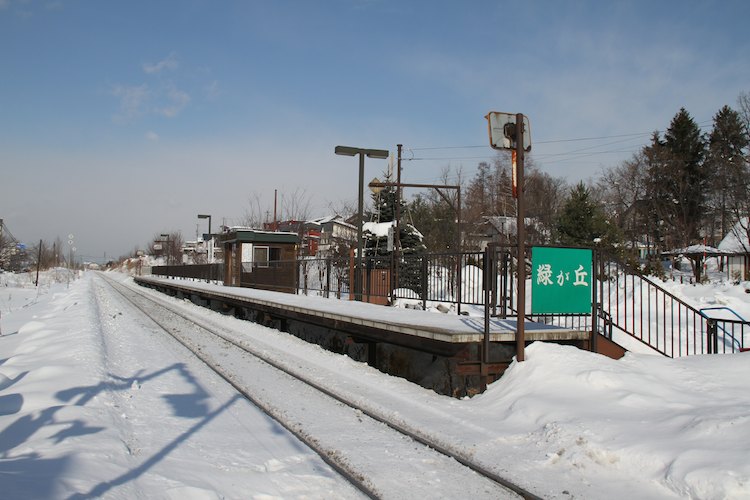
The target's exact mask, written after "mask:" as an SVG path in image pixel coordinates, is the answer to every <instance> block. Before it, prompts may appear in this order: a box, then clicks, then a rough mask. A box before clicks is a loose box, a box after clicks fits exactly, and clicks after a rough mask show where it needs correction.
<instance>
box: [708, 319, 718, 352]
mask: <svg viewBox="0 0 750 500" xmlns="http://www.w3.org/2000/svg"><path fill="white" fill-rule="evenodd" d="M707 323H708V329H707V331H706V333H707V335H708V346H707V347H708V354H716V353H717V352H718V350H719V342H718V340H719V339H718V328H717V327H718V324H717V321H716V320H715V319H708V320H707Z"/></svg>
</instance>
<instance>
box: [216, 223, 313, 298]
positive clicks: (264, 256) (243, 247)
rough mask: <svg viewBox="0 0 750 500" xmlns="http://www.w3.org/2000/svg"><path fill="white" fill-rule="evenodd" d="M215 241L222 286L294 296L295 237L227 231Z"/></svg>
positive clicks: (247, 230) (273, 233)
mask: <svg viewBox="0 0 750 500" xmlns="http://www.w3.org/2000/svg"><path fill="white" fill-rule="evenodd" d="M218 239H219V244H220V246H221V247H222V248H223V249H224V285H227V286H244V287H250V288H261V289H264V290H274V291H277V292H287V293H295V292H296V289H297V272H296V268H297V265H296V264H297V249H298V245H299V236H298V235H297V233H291V232H277V231H260V230H257V229H249V228H230V229H229V231H227V232H226V233H223V234H221V235H220V236H219V237H218Z"/></svg>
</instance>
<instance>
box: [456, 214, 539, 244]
mask: <svg viewBox="0 0 750 500" xmlns="http://www.w3.org/2000/svg"><path fill="white" fill-rule="evenodd" d="M524 220H525V222H526V229H527V231H530V232H533V233H535V234H537V235H539V237H540V238H543V239H544V238H547V239H548V238H549V236H550V233H549V230H547V229H546V228H545V227H544V226H543V224H542V223H541V222H539V220H538V219H536V218H534V217H526V219H524ZM517 227H518V223H517V218H516V217H515V216H512V217H509V216H504V215H494V216H484V217H482V223H481V224H480V225H479V226H478V227H477V228H476V229H477V230H476V232H475V233H474V234H471V235H469V236H468V237H467V239H468V240H470V241H468V242H467V243H468V244H469V245H471V246H475V247H476V248H478V249H479V250H484V249H485V248H486V247H487V245H488V244H489V243H512V242H515V241H516V234H518V229H517ZM527 236H530V235H528V234H527Z"/></svg>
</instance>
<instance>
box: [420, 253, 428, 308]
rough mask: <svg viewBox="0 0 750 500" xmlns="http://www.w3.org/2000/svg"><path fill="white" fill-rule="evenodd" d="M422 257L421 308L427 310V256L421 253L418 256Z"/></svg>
mask: <svg viewBox="0 0 750 500" xmlns="http://www.w3.org/2000/svg"><path fill="white" fill-rule="evenodd" d="M420 258H421V259H422V276H421V280H422V310H423V311H426V310H427V290H428V286H427V257H426V256H425V255H422V256H421V257H420Z"/></svg>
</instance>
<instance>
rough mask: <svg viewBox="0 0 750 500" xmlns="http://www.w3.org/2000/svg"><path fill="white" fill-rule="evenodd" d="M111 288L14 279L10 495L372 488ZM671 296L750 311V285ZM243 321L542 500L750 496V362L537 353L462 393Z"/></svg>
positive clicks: (8, 404) (4, 455)
mask: <svg viewBox="0 0 750 500" xmlns="http://www.w3.org/2000/svg"><path fill="white" fill-rule="evenodd" d="M118 279H120V280H125V281H126V280H127V278H125V277H124V276H119V278H118ZM97 280H98V278H97V277H96V276H95V275H94V274H93V273H85V274H84V275H83V276H81V277H80V278H78V279H74V280H72V281H70V282H69V281H68V279H67V276H66V275H65V274H64V273H62V274H61V273H59V272H58V273H45V274H44V275H43V276H42V279H41V280H40V281H41V284H40V287H39V288H38V289H37V288H35V287H33V284H32V282H31V280H30V279H28V277H25V276H23V275H8V274H5V275H0V314H1V316H0V331H1V332H2V337H0V496H1V497H3V498H23V499H29V498H89V497H105V498H134V497H135V498H332V497H333V498H336V497H339V498H351V497H356V496H357V493H356V492H355V491H354V490H352V489H351V487H349V486H348V485H346V484H345V483H344V482H343V480H341V479H340V478H338V477H336V476H335V474H334V473H333V472H331V471H330V469H328V467H327V466H326V465H325V464H324V463H323V462H322V461H321V460H320V459H319V458H317V456H315V455H314V454H313V453H312V452H310V451H309V450H306V449H304V447H302V446H301V445H300V443H299V442H298V441H296V440H295V439H294V438H291V437H290V436H289V435H288V434H287V433H285V432H282V431H281V429H280V428H279V427H278V426H277V425H275V424H274V423H273V422H272V421H270V420H268V418H267V417H264V416H263V415H261V414H260V413H257V415H256V418H253V419H252V420H248V419H247V415H248V413H252V412H253V410H252V409H251V408H249V403H247V402H245V401H244V400H242V399H239V398H237V397H236V396H235V394H234V392H233V390H232V389H231V388H229V387H228V386H227V385H226V384H225V383H223V382H221V381H219V380H217V379H216V378H215V377H213V376H212V375H211V374H210V373H209V372H208V371H207V370H206V369H205V368H201V366H200V364H199V363H194V362H192V361H190V360H188V359H185V354H184V352H183V351H182V350H181V349H179V348H177V347H175V346H174V345H173V343H172V342H170V341H168V340H167V339H165V338H164V337H163V336H162V335H159V334H157V333H156V332H155V330H153V328H152V327H151V326H149V325H148V323H147V322H146V321H144V320H142V319H139V316H138V315H137V314H136V313H135V312H132V311H129V310H127V309H126V308H124V307H119V306H118V307H114V305H113V304H112V303H111V300H110V299H108V298H107V296H106V295H102V294H101V293H100V292H99V291H98V289H99V286H98V285H97ZM673 290H674V292H675V293H680V294H683V295H684V296H686V297H690V298H692V299H693V300H701V301H704V302H705V303H709V304H710V303H713V302H712V301H716V302H722V301H723V302H726V301H729V300H731V301H732V303H733V307H736V308H738V309H741V308H747V309H750V308H748V303H750V295H748V294H745V293H744V288H742V287H738V288H737V289H734V288H731V286H730V285H726V284H724V285H716V286H713V285H701V286H692V285H684V288H680V286H679V285H677V284H675V285H674V289H673ZM696 290H700V291H696ZM300 300H304V297H300ZM185 307H194V306H192V305H186V306H185ZM196 309H197V308H196ZM202 311H203V312H202V314H206V315H210V314H213V313H211V312H210V311H207V310H202ZM425 314H431V313H425ZM226 320H227V321H229V320H232V321H237V320H233V319H232V318H226ZM244 328H247V329H248V331H249V330H250V329H252V333H253V335H259V336H260V335H262V336H263V340H264V341H265V342H270V343H278V344H283V348H284V349H285V350H286V351H288V352H290V355H293V356H296V357H299V358H301V359H311V360H319V361H317V362H318V363H319V364H320V368H319V370H320V373H319V374H318V375H319V376H320V377H322V378H325V377H326V372H327V371H330V370H332V369H334V367H335V372H336V376H337V377H341V376H342V374H349V376H350V377H351V378H352V380H356V383H357V384H360V385H361V384H364V385H365V386H369V388H370V390H371V392H372V394H373V399H374V400H375V399H377V400H380V397H378V398H376V397H375V395H381V394H388V395H390V399H388V402H387V403H386V402H385V401H386V398H385V396H383V398H382V401H383V403H382V404H383V405H385V404H393V401H400V404H399V406H398V408H397V409H396V410H395V411H397V412H398V414H399V415H401V417H402V418H403V420H404V421H406V422H411V423H412V424H415V425H421V426H422V427H423V428H424V429H431V430H432V431H433V432H434V433H437V434H442V435H445V436H446V438H447V439H448V438H450V439H453V440H454V441H463V442H464V443H466V445H467V446H470V447H471V448H472V449H473V454H474V456H475V458H476V459H477V460H479V461H481V462H484V463H491V464H495V465H496V467H497V468H498V469H499V470H503V471H505V472H507V477H508V478H510V479H513V480H517V481H518V482H519V483H521V484H522V485H523V486H524V487H526V488H527V489H530V490H531V491H534V492H535V493H537V494H538V495H540V496H542V497H545V498H717V499H718V498H750V460H748V456H749V455H748V450H750V391H749V390H748V383H750V353H742V354H733V355H714V356H709V355H707V356H693V357H687V358H682V359H675V360H672V359H667V358H664V357H661V356H654V355H646V354H628V355H626V356H625V357H624V358H623V359H621V360H619V361H614V360H611V359H609V358H605V357H602V356H598V355H595V354H592V353H589V352H585V351H580V350H578V349H575V348H573V347H566V346H559V345H554V344H541V343H536V344H533V345H531V346H530V347H529V348H528V350H527V360H526V361H525V362H523V363H519V364H513V365H512V366H511V367H510V369H509V370H508V371H507V372H506V374H505V376H504V377H503V378H502V379H501V380H499V381H497V382H495V383H494V384H492V385H491V386H490V387H489V388H488V390H487V391H486V392H485V393H484V394H481V395H478V396H475V397H473V398H471V399H464V400H456V399H452V398H449V397H445V396H439V395H437V394H435V393H432V392H431V391H427V390H425V389H423V388H420V387H418V386H415V385H413V384H410V383H408V382H406V381H404V380H401V379H397V378H394V377H389V376H387V375H384V374H382V373H379V372H377V371H376V370H373V369H371V368H369V367H367V366H366V365H363V364H360V363H355V362H353V361H351V360H349V359H347V358H344V357H342V356H338V355H335V354H332V353H328V352H325V351H322V350H321V349H319V348H318V347H317V346H311V345H307V344H305V343H303V342H301V341H298V340H297V339H289V338H286V337H287V336H286V335H285V334H282V333H279V332H275V331H271V330H267V329H264V328H262V327H260V326H257V325H250V324H247V325H246V326H245V327H244ZM325 365H327V366H325ZM366 388H367V387H366ZM269 390H273V388H272V387H270V388H269ZM378 404H380V403H378ZM240 415H242V417H241V418H240V417H239V416H240ZM324 417H325V416H321V418H324ZM351 447H352V450H356V447H357V443H356V442H352V443H351ZM392 473H393V474H394V480H398V474H399V471H397V470H394V471H393V472H392ZM436 491H437V493H436V496H440V494H439V487H437V488H436ZM403 498H410V497H409V492H408V491H404V496H403Z"/></svg>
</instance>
